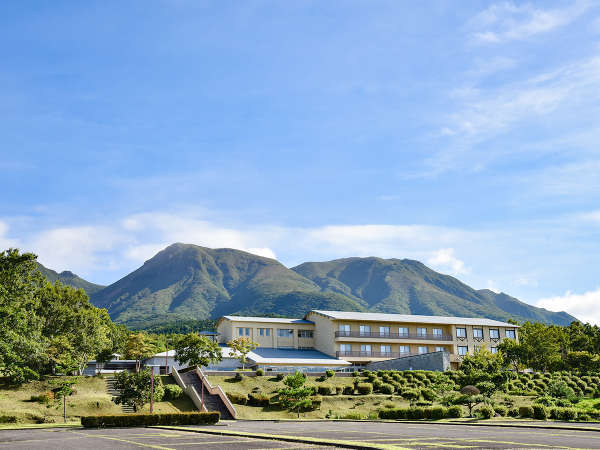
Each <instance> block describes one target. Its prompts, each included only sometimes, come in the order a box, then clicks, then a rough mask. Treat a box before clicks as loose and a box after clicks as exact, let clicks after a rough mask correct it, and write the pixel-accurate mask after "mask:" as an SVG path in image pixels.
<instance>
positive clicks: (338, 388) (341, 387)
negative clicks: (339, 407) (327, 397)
mask: <svg viewBox="0 0 600 450" xmlns="http://www.w3.org/2000/svg"><path fill="white" fill-rule="evenodd" d="M342 392H344V386H336V387H335V393H336V395H340V394H341V393H342Z"/></svg>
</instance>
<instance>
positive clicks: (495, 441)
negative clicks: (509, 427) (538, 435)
mask: <svg viewBox="0 0 600 450" xmlns="http://www.w3.org/2000/svg"><path fill="white" fill-rule="evenodd" d="M457 440H458V441H463V442H485V443H487V444H506V445H517V446H527V447H535V448H541V447H544V448H565V449H577V447H565V446H563V445H549V444H533V443H532V444H528V443H526V442H512V441H497V440H494V439H457Z"/></svg>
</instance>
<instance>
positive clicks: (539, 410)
mask: <svg viewBox="0 0 600 450" xmlns="http://www.w3.org/2000/svg"><path fill="white" fill-rule="evenodd" d="M532 408H533V418H534V419H537V420H546V419H547V418H548V411H547V409H546V407H545V406H544V405H540V404H535V405H533V406H532Z"/></svg>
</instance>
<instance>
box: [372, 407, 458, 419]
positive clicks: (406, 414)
mask: <svg viewBox="0 0 600 450" xmlns="http://www.w3.org/2000/svg"><path fill="white" fill-rule="evenodd" d="M461 413H462V410H461ZM453 414H455V412H453ZM446 417H457V416H456V415H450V408H444V407H443V406H435V407H433V408H421V407H412V408H391V409H382V410H380V411H379V418H380V419H388V420H403V419H433V420H438V419H444V418H446ZM458 417H460V416H458Z"/></svg>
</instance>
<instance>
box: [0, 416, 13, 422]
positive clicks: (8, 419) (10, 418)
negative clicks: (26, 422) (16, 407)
mask: <svg viewBox="0 0 600 450" xmlns="http://www.w3.org/2000/svg"><path fill="white" fill-rule="evenodd" d="M0 423H17V417H16V416H0Z"/></svg>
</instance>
